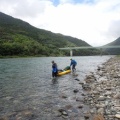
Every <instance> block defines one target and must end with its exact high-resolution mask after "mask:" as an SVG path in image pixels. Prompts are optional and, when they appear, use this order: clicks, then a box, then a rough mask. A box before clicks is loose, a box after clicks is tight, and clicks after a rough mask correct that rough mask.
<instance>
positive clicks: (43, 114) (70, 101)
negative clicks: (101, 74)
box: [0, 56, 112, 120]
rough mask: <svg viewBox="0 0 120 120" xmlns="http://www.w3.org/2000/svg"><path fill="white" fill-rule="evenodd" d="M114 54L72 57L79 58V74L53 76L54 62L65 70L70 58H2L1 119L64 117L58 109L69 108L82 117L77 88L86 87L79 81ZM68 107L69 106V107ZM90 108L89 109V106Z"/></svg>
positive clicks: (26, 119)
mask: <svg viewBox="0 0 120 120" xmlns="http://www.w3.org/2000/svg"><path fill="white" fill-rule="evenodd" d="M111 57H112V56H86V57H73V59H75V60H76V61H77V67H76V69H77V74H78V76H73V75H72V74H67V75H64V76H61V77H58V78H57V79H56V80H52V79H51V71H52V68H51V61H52V60H54V61H55V62H56V63H57V64H58V68H59V69H63V68H65V67H66V66H69V64H70V57H33V58H9V59H0V118H3V119H5V120H62V119H63V118H62V117H61V116H59V113H58V112H57V111H58V109H60V108H64V109H66V108H67V109H69V108H71V111H70V109H69V112H70V113H69V119H70V120H72V117H74V118H75V119H73V120H79V118H80V116H82V112H83V111H84V110H79V109H78V108H77V106H78V105H79V104H80V103H79V102H76V99H75V98H76V94H75V93H74V92H73V90H74V89H76V88H77V89H79V90H80V92H79V94H77V96H79V97H80V96H81V94H82V93H83V90H82V88H81V86H80V84H78V83H79V81H76V80H75V79H76V78H77V79H79V80H80V81H84V78H85V76H86V75H87V74H89V73H90V72H95V71H96V69H97V66H98V65H101V64H102V63H104V62H106V61H107V60H108V59H109V58H111ZM68 107H69V108H68ZM86 109H87V108H86Z"/></svg>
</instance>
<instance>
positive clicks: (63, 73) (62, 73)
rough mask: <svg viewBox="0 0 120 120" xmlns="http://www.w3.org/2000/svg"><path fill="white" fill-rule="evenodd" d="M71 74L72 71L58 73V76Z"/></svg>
mask: <svg viewBox="0 0 120 120" xmlns="http://www.w3.org/2000/svg"><path fill="white" fill-rule="evenodd" d="M70 72H71V70H64V71H59V72H58V76H61V75H65V74H68V73H70Z"/></svg>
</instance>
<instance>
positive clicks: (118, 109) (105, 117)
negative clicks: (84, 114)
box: [84, 57, 120, 120]
mask: <svg viewBox="0 0 120 120" xmlns="http://www.w3.org/2000/svg"><path fill="white" fill-rule="evenodd" d="M84 85H88V87H86V90H88V91H87V93H88V94H87V96H86V103H87V104H88V105H89V106H90V111H89V115H88V116H91V115H93V116H94V117H93V120H118V119H120V57H114V58H110V59H109V60H108V61H107V62H105V63H103V64H102V65H101V66H98V69H97V71H96V73H91V75H87V76H86V78H85V84H84ZM84 89H85V88H84Z"/></svg>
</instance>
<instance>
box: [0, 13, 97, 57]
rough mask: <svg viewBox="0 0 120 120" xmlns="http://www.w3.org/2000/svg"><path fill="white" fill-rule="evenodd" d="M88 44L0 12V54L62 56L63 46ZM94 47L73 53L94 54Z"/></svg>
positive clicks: (63, 53)
mask: <svg viewBox="0 0 120 120" xmlns="http://www.w3.org/2000/svg"><path fill="white" fill-rule="evenodd" d="M74 46H76V47H80V46H90V45H89V44H88V43H86V42H85V41H83V40H80V39H77V38H73V37H70V36H65V35H62V34H55V33H52V32H50V31H46V30H43V29H38V28H35V27H34V26H31V25H30V24H29V23H27V22H24V21H22V20H20V19H16V18H13V17H11V16H9V15H6V14H4V13H1V12H0V56H15V55H17V56H24V55H27V56H35V55H38V56H63V55H69V51H62V50H59V48H61V47H62V48H63V47H74ZM98 53H99V51H98V50H96V49H89V50H82V51H80V50H75V51H74V55H96V54H98Z"/></svg>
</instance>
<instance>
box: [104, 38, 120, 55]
mask: <svg viewBox="0 0 120 120" xmlns="http://www.w3.org/2000/svg"><path fill="white" fill-rule="evenodd" d="M105 46H116V47H117V46H120V37H119V38H117V39H116V40H115V41H113V42H111V43H109V44H107V45H105ZM105 52H107V53H108V54H110V55H120V48H107V49H105Z"/></svg>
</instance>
